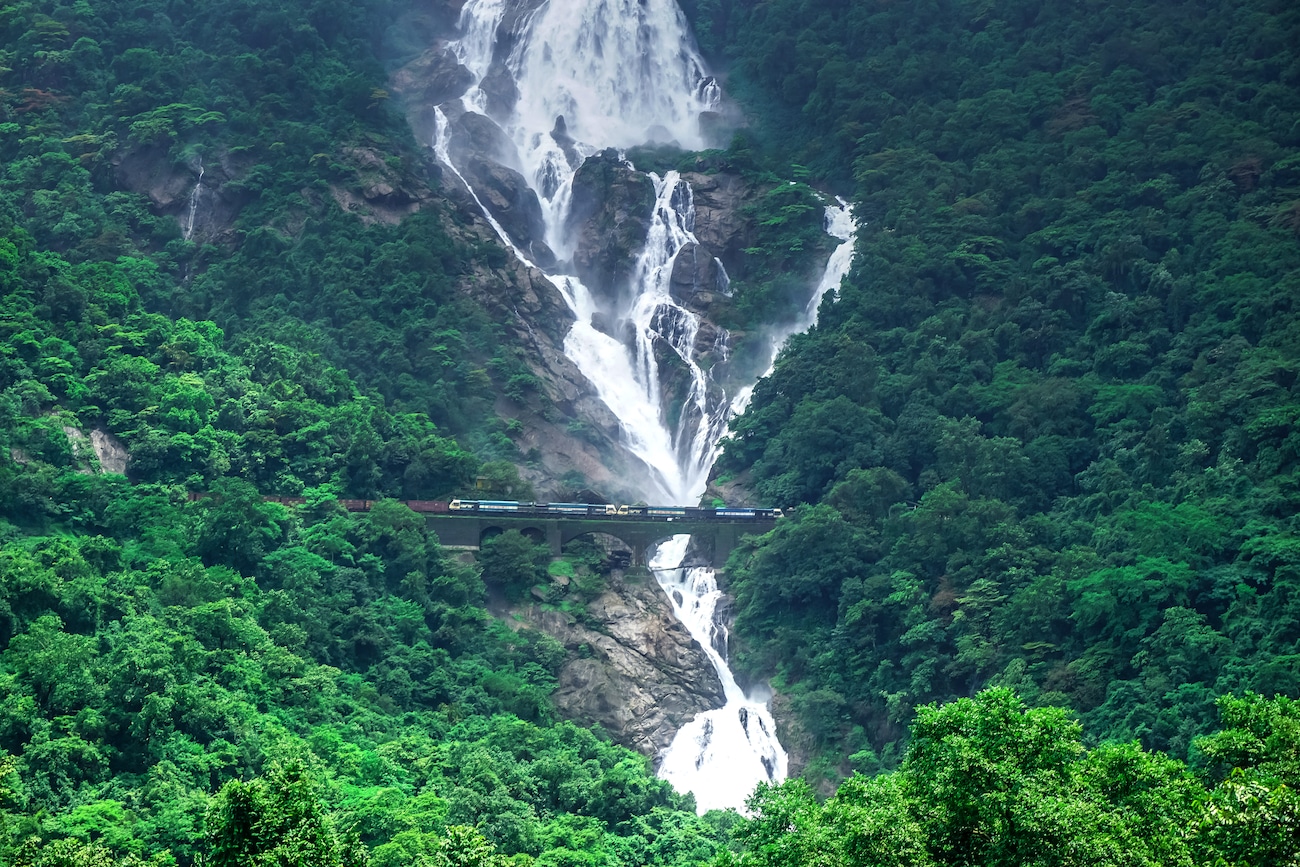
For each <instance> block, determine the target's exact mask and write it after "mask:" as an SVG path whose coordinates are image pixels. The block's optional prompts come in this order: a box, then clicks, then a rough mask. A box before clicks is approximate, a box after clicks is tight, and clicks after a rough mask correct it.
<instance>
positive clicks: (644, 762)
mask: <svg viewBox="0 0 1300 867" xmlns="http://www.w3.org/2000/svg"><path fill="white" fill-rule="evenodd" d="M682 5H683V9H684V11H685V12H686V14H687V16H688V17H689V19H690V21H691V23H692V25H693V27H694V29H695V32H696V35H697V37H698V40H699V43H700V46H701V48H702V49H703V50H704V51H705V53H706V55H707V56H708V57H709V59H710V62H711V63H713V64H714V65H715V66H716V67H717V68H719V69H721V70H725V72H726V79H725V80H726V86H727V88H728V90H729V92H730V93H731V94H732V96H733V97H734V98H735V99H736V100H737V101H738V102H739V103H740V105H741V106H742V108H743V110H744V112H745V114H746V116H747V117H748V118H749V122H748V126H747V127H745V128H744V129H742V130H741V131H740V132H739V133H738V134H737V136H736V139H735V141H734V142H733V144H732V145H731V147H730V148H728V149H727V150H725V151H723V152H719V153H714V154H712V155H710V156H709V157H708V159H709V160H711V161H712V162H713V163H715V164H719V165H729V166H742V167H745V168H746V170H749V171H754V172H763V173H768V174H769V175H771V176H772V177H780V178H797V179H799V180H801V181H804V182H806V183H807V184H811V185H812V186H813V187H816V188H818V189H822V190H826V191H828V192H834V193H838V194H840V195H843V196H845V197H846V198H847V199H849V200H850V201H851V202H852V204H853V208H854V213H855V215H856V217H857V220H858V223H859V232H858V243H857V251H856V260H855V266H854V268H853V270H852V272H851V273H850V275H849V276H848V278H847V279H846V280H845V281H844V283H843V285H842V286H841V287H840V289H839V291H838V293H836V294H835V295H834V296H833V297H828V298H827V299H826V300H825V301H824V303H823V305H822V308H821V310H820V316H819V324H818V325H817V326H816V327H815V328H814V329H812V330H811V331H810V332H809V333H807V334H804V335H799V336H797V337H795V338H793V339H792V340H791V341H790V343H789V344H788V345H787V347H786V349H785V350H784V352H783V353H782V355H781V357H780V359H779V360H778V364H777V366H776V369H775V371H774V373H773V375H772V376H770V377H769V378H767V379H766V380H764V381H762V382H761V383H760V384H759V385H758V387H757V388H756V389H755V392H754V398H753V402H752V404H751V405H750V408H749V409H748V411H747V412H746V413H745V414H744V415H743V416H741V417H739V418H738V419H737V420H736V421H735V422H733V433H732V437H731V438H730V439H729V440H728V441H727V443H726V446H725V450H724V454H723V457H722V459H721V461H720V464H719V466H718V468H717V472H718V473H719V474H721V475H720V478H721V479H724V480H727V481H731V482H734V483H736V484H738V485H741V486H743V487H744V488H746V489H748V490H750V491H752V492H753V495H754V497H755V499H756V501H757V502H759V503H762V504H768V505H776V506H782V507H784V508H785V509H786V512H787V514H788V515H789V517H788V518H786V519H785V520H784V521H783V522H782V523H781V525H780V526H779V527H778V528H777V529H776V530H774V531H773V532H772V533H769V534H767V535H765V536H762V537H758V538H751V539H749V540H748V541H746V542H745V543H743V544H742V546H741V547H740V548H739V549H738V550H737V551H736V552H735V553H734V554H733V556H732V559H731V561H730V562H729V564H728V568H727V570H726V578H727V584H728V589H729V591H730V593H731V594H732V595H733V596H734V597H735V601H736V621H735V629H734V631H733V663H734V664H735V665H736V666H737V668H739V669H741V670H743V671H744V672H745V673H747V674H748V676H750V677H751V678H755V679H771V681H772V683H773V685H774V686H775V687H776V688H777V690H778V691H779V692H780V693H781V694H782V695H783V696H785V697H786V698H787V699H788V701H789V705H790V708H791V713H792V715H793V718H792V719H791V720H790V721H789V725H788V728H789V732H790V737H792V738H793V740H792V741H791V743H797V744H798V745H799V746H800V749H801V750H802V751H803V752H804V753H805V754H807V755H808V756H810V757H811V761H810V762H809V764H808V766H807V768H806V769H805V770H804V773H803V776H802V778H800V779H794V780H792V781H790V782H787V783H785V784H783V785H780V786H772V787H761V788H760V789H759V791H757V792H756V793H755V794H754V795H753V796H752V797H751V799H750V802H749V809H750V813H751V815H750V816H748V817H746V816H741V815H739V814H737V813H734V812H726V813H723V812H716V811H715V812H711V813H708V814H706V815H704V816H702V817H701V816H697V815H696V812H695V809H694V802H693V800H692V798H691V797H690V796H683V795H679V794H677V793H675V792H674V791H673V790H672V789H671V787H669V786H668V784H667V783H665V782H663V781H661V780H659V779H657V778H656V777H655V776H654V772H653V770H654V769H653V767H652V765H651V762H650V761H649V760H648V759H646V758H644V757H642V756H641V755H639V754H637V753H634V752H631V751H630V750H627V749H624V748H622V747H620V746H617V745H615V744H614V743H612V742H611V740H610V738H609V736H608V735H607V734H606V733H604V732H602V731H600V730H598V729H591V728H583V727H582V726H580V725H577V724H575V723H574V722H572V721H566V720H563V719H561V718H560V716H559V714H558V713H557V712H556V710H555V707H554V705H553V703H552V699H551V694H552V693H553V691H554V690H555V689H556V672H557V671H558V669H559V667H560V665H561V664H562V663H563V661H564V657H565V652H566V651H565V649H564V648H563V647H562V646H560V645H559V644H558V643H557V642H556V641H554V640H553V639H550V638H549V637H547V636H545V635H543V634H541V633H538V632H535V631H532V630H529V629H526V628H514V625H512V624H509V623H506V622H504V621H503V620H501V619H499V618H497V617H495V616H494V615H492V614H491V613H489V611H488V610H487V609H488V597H489V593H488V588H489V587H497V588H500V587H505V588H507V592H516V591H518V589H519V588H526V587H527V586H528V585H529V583H530V582H532V581H534V580H536V576H537V575H538V574H544V572H545V568H546V565H545V559H546V558H545V556H544V552H542V551H539V549H537V548H536V547H534V546H531V545H530V544H529V543H528V542H527V541H526V540H525V539H523V538H522V537H519V536H518V535H517V534H513V535H512V534H506V535H505V536H502V537H500V541H499V543H497V544H494V545H489V546H487V549H486V550H485V551H484V552H483V556H481V557H480V558H479V562H477V563H467V562H463V561H462V560H461V559H460V558H459V557H457V556H455V555H453V554H452V553H451V552H448V551H444V550H443V549H442V548H441V547H440V546H439V545H438V543H437V540H436V538H435V537H434V536H432V535H431V534H430V533H429V532H428V531H427V529H426V528H425V524H424V521H423V519H422V518H421V517H420V516H418V515H416V514H415V513H413V512H411V511H410V510H408V509H407V508H406V507H405V506H403V505H401V504H400V503H399V502H396V500H400V499H417V498H438V497H447V496H451V495H456V494H459V493H462V492H465V491H468V490H470V489H472V486H473V484H474V480H475V477H476V476H482V475H488V476H491V477H493V478H499V479H502V480H504V482H505V483H510V484H518V483H519V480H518V476H517V475H516V467H518V466H521V465H523V464H524V463H526V461H527V456H526V455H521V454H520V452H519V449H518V448H517V446H516V445H515V442H514V441H513V437H514V436H515V435H516V434H517V432H518V430H517V425H518V421H517V420H510V419H504V418H501V417H499V416H498V410H497V408H496V401H495V398H496V397H497V396H499V395H507V396H510V397H513V398H515V399H518V398H521V397H522V396H524V395H530V396H533V397H534V398H535V394H534V391H535V385H536V383H535V380H534V379H533V377H532V374H531V373H530V372H529V369H528V367H527V366H526V364H525V362H524V349H523V348H522V347H519V346H515V345H512V341H511V339H510V338H509V332H508V331H507V330H506V328H505V327H504V325H503V323H502V322H501V321H500V319H499V317H497V316H496V315H494V311H492V310H489V309H487V308H486V307H485V306H484V304H483V303H482V296H481V295H475V294H472V293H470V292H468V291H466V283H467V281H470V280H471V279H478V278H477V277H476V276H473V275H476V274H478V273H480V272H478V271H476V270H475V269H476V268H478V267H479V266H490V267H495V266H498V265H500V264H501V263H502V262H504V261H505V260H506V257H507V256H508V253H506V252H505V251H504V250H503V249H502V248H501V247H500V246H498V245H493V244H479V243H473V242H470V241H467V240H466V238H467V237H468V236H467V235H465V234H458V233H455V232H450V231H448V228H447V227H448V226H449V225H455V224H456V222H457V220H458V219H461V218H460V217H458V216H457V213H456V210H455V208H454V207H453V206H452V205H451V204H449V203H447V202H444V201H442V200H440V199H438V198H437V197H429V196H428V195H427V191H428V190H429V189H430V188H431V187H433V186H435V185H436V180H437V173H438V168H437V166H436V165H434V164H433V163H432V162H431V161H430V160H429V159H428V158H427V156H426V154H425V149H424V148H423V147H422V146H421V145H420V144H419V143H418V142H417V141H416V139H415V137H414V135H413V133H412V132H411V130H410V128H409V126H408V124H407V120H406V118H405V116H404V114H403V108H402V107H401V106H400V105H398V104H397V103H398V100H397V99H395V98H394V97H393V96H392V95H391V94H390V93H389V92H388V90H387V88H388V83H387V79H388V74H389V72H390V71H391V69H392V68H393V67H394V66H396V65H397V64H399V63H401V62H403V61H405V60H407V59H409V58H411V57H412V56H414V55H415V54H417V53H418V52H420V51H421V50H423V49H424V48H426V47H427V46H428V45H429V44H430V43H431V42H432V40H433V34H434V33H435V32H436V30H437V28H438V27H440V26H445V25H446V24H447V23H448V17H447V16H448V15H449V14H450V13H449V12H448V11H446V10H444V9H443V7H442V6H437V7H428V6H420V5H417V4H414V3H409V2H406V0H364V2H350V3H345V2H341V0H205V2H203V3H200V4H179V3H174V2H171V0H101V2H93V3H92V2H89V0H73V2H67V0H14V2H9V3H6V4H5V5H4V6H3V8H0V863H5V864H14V865H21V867H101V865H103V867H107V865H129V867H130V865H146V864H148V865H158V867H169V865H178V867H190V865H196V867H197V865H204V867H234V865H265V867H271V865H277V867H278V865H301V867H335V865H349V867H354V865H355V867H360V865H367V864H369V865H375V867H380V865H415V867H461V865H465V867H469V865H475V867H482V865H486V867H504V865H520V867H523V865H537V867H586V865H600V867H640V865H663V867H676V865H682V867H686V865H703V864H710V865H717V867H723V865H754V867H759V865H763V867H766V865H772V867H777V865H781V867H786V865H789V867H794V865H826V867H849V865H852V867H867V865H900V867H901V865H916V867H922V865H974V864H979V865H1008V867H1010V865H1027V864H1034V865H1084V864H1087V865H1103V864H1104V865H1112V864H1113V865H1153V867H1154V865H1183V864H1186V865H1193V864H1197V865H1200V864H1209V865H1225V867H1256V865H1273V864H1278V865H1300V796H1298V795H1297V792H1298V791H1300V704H1298V703H1297V701H1296V699H1297V698H1300V526H1297V514H1298V513H1300V509H1298V508H1297V507H1298V506H1300V321H1298V320H1297V317H1300V308H1298V307H1297V303H1296V302H1297V300H1298V299H1300V52H1297V49H1296V46H1298V45H1300V11H1298V10H1296V9H1295V8H1293V4H1291V3H1286V2H1281V0H1243V2H1236V3H1228V2H1226V0H1190V2H1186V3H1181V4H1177V5H1173V4H1157V3H1154V2H1151V0H1132V2H1121V3H1100V2H1093V0H1086V2H1084V3H1075V4H1066V3H1060V2H1055V0H925V2H921V3H917V4H910V5H909V4H897V3H890V2H886V0H763V2H756V0H748V2H742V0H690V2H685V3H683V4H682ZM440 10H441V11H440ZM141 166H144V167H146V169H147V170H146V169H141ZM150 166H154V167H157V166H161V167H162V169H161V170H159V171H155V172H154V173H153V174H149V172H150V171H153V169H148V167H150ZM199 171H206V172H208V173H209V174H208V175H206V176H207V177H210V178H213V177H219V176H224V183H223V184H222V186H221V188H220V194H221V196H222V202H224V203H225V205H226V206H228V207H229V209H230V212H231V214H232V215H234V216H231V217H230V219H229V221H228V225H225V226H224V227H223V228H222V229H221V231H219V232H213V233H210V234H207V235H202V236H200V237H198V238H197V240H196V239H195V236H193V235H192V233H191V232H190V231H187V229H186V228H185V225H186V224H185V221H184V209H185V206H186V202H185V199H184V196H181V197H179V198H178V197H176V196H173V195H171V194H170V193H158V190H159V189H160V188H161V187H164V186H166V184H167V183H171V182H172V181H174V180H175V179H177V178H181V179H188V180H186V183H187V184H188V185H189V186H192V185H193V181H194V178H197V177H198V172H199ZM376 178H380V179H381V180H383V181H384V182H385V183H391V184H392V185H393V186H397V187H399V188H401V189H403V190H408V191H411V192H410V196H411V199H412V200H415V199H419V200H420V202H421V207H420V208H419V210H418V213H412V214H410V215H407V216H405V217H404V218H403V219H401V220H400V221H398V220H383V219H369V218H367V219H361V217H362V216H364V217H369V215H367V214H364V213H363V214H361V215H360V216H359V215H358V213H353V212H351V211H349V210H346V209H345V208H344V207H343V204H342V202H343V201H344V200H346V197H347V196H348V195H350V194H351V193H353V192H356V191H359V190H361V189H362V188H363V187H365V186H366V185H367V184H372V183H373V182H374V181H375V179H376ZM184 192H185V194H186V195H188V192H189V189H188V186H187V187H186V189H185V191H184ZM791 195H793V194H791ZM151 196H152V198H151ZM160 196H161V198H160ZM779 204H780V202H777V204H776V205H774V207H775V206H777V205H779ZM799 207H800V209H801V212H803V211H807V210H808V208H807V207H806V203H803V202H802V200H801V203H800V205H799ZM768 225H770V226H771V227H775V228H781V227H779V226H778V225H777V223H776V222H771V223H770V224H768ZM190 228H191V229H192V228H193V227H192V225H191V226H190ZM789 231H790V232H791V233H794V234H792V236H791V238H783V237H782V236H781V235H780V233H779V232H777V231H775V230H774V231H773V232H772V233H771V234H772V237H771V241H772V244H771V249H768V250H765V251H755V252H754V253H753V266H754V272H755V274H761V275H762V276H763V279H765V280H767V281H768V283H771V284H773V285H775V284H776V283H779V281H780V279H781V277H780V275H779V274H777V273H775V272H779V270H780V267H781V266H780V263H781V262H782V261H783V260H782V258H781V255H779V251H780V249H781V246H782V244H786V245H787V246H789V247H790V249H794V248H795V247H797V246H799V245H800V244H803V243H804V240H805V239H804V237H803V236H804V235H807V234H808V227H807V226H802V225H801V226H800V227H797V228H796V227H790V228H789ZM794 235H798V236H799V237H797V238H795V237H794ZM811 243H815V241H813V242H811ZM774 251H776V252H774ZM765 285H766V284H765ZM764 291H767V290H764ZM742 301H743V299H742ZM744 303H750V304H753V305H754V306H761V305H762V304H764V303H766V301H765V300H764V299H763V298H756V299H753V300H751V301H748V302H744ZM744 303H742V305H741V310H742V312H743V311H744ZM92 435H108V436H111V437H112V438H113V439H114V440H115V441H117V442H120V443H121V444H122V446H123V447H124V448H125V449H127V450H128V451H129V453H130V456H131V463H130V479H129V480H128V478H127V476H125V475H122V474H121V473H114V472H101V469H103V468H101V467H100V465H99V462H98V460H97V458H96V457H95V452H94V451H93V450H92V448H91V442H90V437H91V436H92ZM196 490H201V491H207V492H211V493H212V494H214V495H215V496H211V497H207V498H204V499H201V500H198V501H192V500H191V499H190V498H189V497H188V496H187V492H189V491H196ZM267 494H283V495H292V496H299V497H303V498H304V500H305V502H304V504H303V505H302V506H301V507H298V508H289V507H286V506H284V505H281V504H279V503H273V502H265V501H264V500H263V495H267ZM340 497H364V498H371V499H375V500H378V501H379V502H378V504H377V505H376V506H375V507H374V508H373V509H371V510H370V511H369V512H367V513H364V514H349V513H348V512H346V511H344V510H343V509H342V508H341V507H340V506H339V504H338V502H337V500H338V498H340ZM582 556H583V557H586V558H587V559H586V561H585V562H587V563H588V564H589V565H592V566H593V567H594V568H596V569H600V568H601V564H600V563H599V562H596V561H598V560H599V557H596V558H595V560H594V561H593V560H592V555H591V553H590V552H583V553H582ZM606 565H607V564H606Z"/></svg>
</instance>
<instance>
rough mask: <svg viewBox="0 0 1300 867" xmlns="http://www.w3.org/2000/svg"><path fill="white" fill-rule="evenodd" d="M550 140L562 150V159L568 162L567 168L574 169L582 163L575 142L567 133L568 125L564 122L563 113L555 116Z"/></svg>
mask: <svg viewBox="0 0 1300 867" xmlns="http://www.w3.org/2000/svg"><path fill="white" fill-rule="evenodd" d="M551 140H552V141H554V142H555V143H556V144H557V145H559V147H560V150H562V151H564V159H565V160H566V161H567V162H568V163H569V168H571V169H576V168H577V167H578V166H579V165H580V164H581V163H582V155H581V154H579V153H578V148H577V143H576V142H575V141H574V140H573V138H572V137H571V136H570V135H569V125H568V124H567V123H565V121H564V115H559V116H558V117H556V118H555V126H554V127H552V129H551Z"/></svg>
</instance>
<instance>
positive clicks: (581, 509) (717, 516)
mask: <svg viewBox="0 0 1300 867" xmlns="http://www.w3.org/2000/svg"><path fill="white" fill-rule="evenodd" d="M210 496H212V495H211V494H207V493H197V492H191V493H190V494H189V499H190V500H191V501H196V500H202V499H206V498H208V497H210ZM262 501H263V502H267V503H280V504H281V505H285V506H301V505H303V504H305V503H306V502H307V500H306V498H305V497H278V496H274V495H272V496H264V497H262ZM377 502H379V501H378V500H352V499H348V500H339V501H338V503H339V505H340V506H342V507H343V508H344V509H347V510H348V511H349V512H368V511H370V508H371V507H372V506H373V505H374V504H375V503H377ZM398 502H399V503H401V504H403V505H404V506H406V507H407V508H408V509H410V510H411V511H413V512H420V513H422V514H435V515H440V514H445V515H464V514H471V513H474V514H497V515H503V516H505V515H528V516H543V517H570V518H605V519H611V518H612V519H619V518H628V519H633V520H640V521H645V520H651V521H681V520H692V521H770V520H774V519H777V518H784V517H785V512H783V511H782V510H781V509H745V508H732V507H726V506H723V507H719V508H716V509H706V508H702V507H698V506H644V505H637V506H629V505H622V504H620V505H615V504H613V503H600V504H593V503H520V502H515V501H513V500H461V499H456V500H450V501H446V500H398Z"/></svg>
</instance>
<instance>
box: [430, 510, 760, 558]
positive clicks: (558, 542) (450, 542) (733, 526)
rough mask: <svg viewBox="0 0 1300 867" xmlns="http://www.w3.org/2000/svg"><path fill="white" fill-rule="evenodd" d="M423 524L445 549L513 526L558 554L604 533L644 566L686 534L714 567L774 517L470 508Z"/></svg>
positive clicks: (472, 545) (473, 544)
mask: <svg viewBox="0 0 1300 867" xmlns="http://www.w3.org/2000/svg"><path fill="white" fill-rule="evenodd" d="M425 520H426V521H427V522H428V527H429V529H430V530H432V531H433V532H434V534H435V535H437V537H438V541H439V542H440V543H442V544H443V545H444V546H446V547H448V548H463V549H470V550H478V547H479V546H480V545H481V544H482V543H483V540H484V539H488V538H491V537H492V536H495V535H497V534H498V533H503V532H505V531H506V530H518V531H519V532H521V533H523V534H524V535H525V536H529V537H530V538H532V539H533V540H535V541H537V542H544V543H546V544H548V545H549V546H550V548H551V553H552V554H553V555H555V556H559V555H560V553H561V551H562V549H563V547H564V545H565V544H567V543H568V542H571V541H573V540H574V539H577V538H578V537H580V536H586V535H590V534H592V533H604V534H606V535H609V536H613V537H614V538H616V539H618V540H619V541H620V542H622V543H623V544H625V545H627V546H628V547H629V548H631V549H632V565H633V566H645V565H646V552H647V551H648V550H649V549H650V548H651V547H653V546H654V545H656V544H658V543H660V542H663V541H665V540H667V539H670V538H671V537H673V536H679V535H682V534H684V533H689V534H690V535H691V536H692V537H694V539H695V543H696V546H697V548H698V550H699V551H700V552H701V553H704V554H707V555H708V556H709V562H710V563H711V564H712V565H713V567H714V568H715V569H721V568H722V567H723V566H724V565H726V562H727V557H728V555H730V554H731V551H732V549H733V548H735V547H736V543H737V542H738V541H739V540H740V537H741V536H744V535H758V534H760V533H766V532H767V531H769V530H771V529H772V528H773V527H775V526H776V522H777V519H775V518H744V519H738V520H729V519H727V518H716V517H709V518H691V517H684V518H683V517H675V518H672V519H668V518H642V517H626V516H618V515H610V516H608V517H597V516H590V515H587V516H583V515H575V516H573V517H566V516H558V515H512V514H510V513H509V512H505V513H501V512H488V513H484V512H471V513H460V514H432V515H425Z"/></svg>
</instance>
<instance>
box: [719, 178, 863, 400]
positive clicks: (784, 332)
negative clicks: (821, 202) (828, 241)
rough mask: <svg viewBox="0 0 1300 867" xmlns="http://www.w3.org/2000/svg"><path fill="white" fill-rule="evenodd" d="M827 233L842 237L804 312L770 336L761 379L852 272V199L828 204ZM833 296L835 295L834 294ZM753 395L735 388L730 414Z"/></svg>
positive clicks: (854, 230) (855, 228) (854, 224)
mask: <svg viewBox="0 0 1300 867" xmlns="http://www.w3.org/2000/svg"><path fill="white" fill-rule="evenodd" d="M825 226H826V234H828V235H830V236H831V237H832V238H836V239H838V240H839V242H840V243H839V246H837V247H836V248H835V250H834V252H832V253H831V257H830V259H829V260H828V261H827V262H826V270H825V271H824V272H822V279H821V281H820V282H819V283H818V284H817V289H816V291H815V292H813V295H812V298H810V299H809V300H808V305H807V306H806V307H804V311H803V315H802V316H800V317H799V318H798V319H796V320H795V321H794V322H792V323H791V324H790V325H789V326H787V327H786V328H781V329H777V330H776V331H775V332H773V333H772V336H771V356H772V361H771V363H770V364H768V366H767V370H765V371H764V372H763V375H762V376H760V377H759V379H764V378H766V377H767V376H768V375H769V374H771V373H772V370H773V367H774V366H775V364H776V357H777V355H778V354H780V352H781V347H782V346H784V345H785V342H786V341H787V340H789V339H790V337H791V336H792V335H795V334H800V333H802V332H804V331H807V330H808V329H809V328H811V327H812V326H813V325H814V324H815V323H816V322H817V311H818V310H819V309H820V308H821V306H822V299H823V298H825V297H826V294H827V293H828V292H829V293H835V292H838V291H839V288H840V281H841V280H843V279H844V275H845V274H847V273H849V266H850V265H852V264H853V242H854V238H855V237H856V235H857V231H858V224H857V222H856V221H855V220H854V219H853V211H852V210H851V209H850V207H849V203H848V202H846V201H844V200H843V199H840V198H837V199H836V203H835V204H834V205H827V206H826V223H825ZM831 297H832V298H835V297H836V296H835V295H834V294H832V295H831ZM753 396H754V386H752V385H747V386H745V387H744V388H742V389H740V390H739V391H737V392H736V396H735V397H734V398H732V401H731V414H732V415H740V414H741V413H742V412H744V411H745V410H746V409H747V408H748V407H749V400H750V398H751V397H753Z"/></svg>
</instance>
